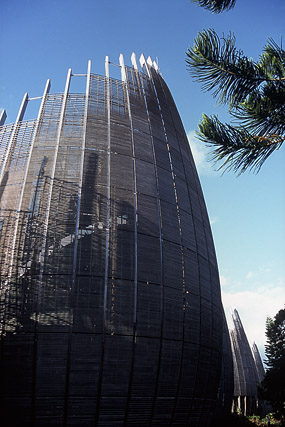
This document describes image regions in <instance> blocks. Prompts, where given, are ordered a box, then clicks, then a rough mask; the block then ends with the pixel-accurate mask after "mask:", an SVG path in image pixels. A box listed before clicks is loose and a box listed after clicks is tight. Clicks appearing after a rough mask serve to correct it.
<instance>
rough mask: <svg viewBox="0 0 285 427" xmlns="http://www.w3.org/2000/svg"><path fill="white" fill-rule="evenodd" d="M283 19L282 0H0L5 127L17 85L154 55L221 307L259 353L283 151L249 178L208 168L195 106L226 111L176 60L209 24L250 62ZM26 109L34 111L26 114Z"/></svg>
mask: <svg viewBox="0 0 285 427" xmlns="http://www.w3.org/2000/svg"><path fill="white" fill-rule="evenodd" d="M284 16H285V3H284V0H251V1H250V2H246V1H244V0H237V5H236V7H235V8H234V9H233V10H231V11H229V12H224V13H223V14H220V15H214V14H211V13H210V12H207V11H205V10H204V9H202V8H200V7H198V6H195V5H194V4H192V3H190V2H189V1H188V0H103V1H102V0H100V1H99V0H81V1H78V0H76V1H75V0H12V1H11V0H1V14H0V53H1V55H0V109H1V108H5V109H6V110H7V113H8V118H7V121H6V123H10V122H12V121H14V120H15V118H16V115H17V111H18V108H19V105H20V102H21V99H22V97H23V95H24V93H25V92H26V91H28V93H29V96H30V97H35V96H40V95H41V94H42V92H43V89H44V85H45V82H46V79H47V78H51V80H52V91H54V92H56V91H59V92H61V91H63V89H64V83H65V77H66V73H67V69H68V68H69V67H71V68H72V70H73V72H74V73H84V72H85V70H86V68H87V60H88V59H91V60H92V72H93V73H97V74H103V73H104V58H105V56H106V55H108V56H109V57H110V60H111V61H112V62H114V63H118V57H119V54H120V53H123V55H124V58H125V63H126V64H131V62H130V55H131V53H132V52H133V51H134V52H136V54H137V56H139V55H140V54H141V53H142V52H143V53H144V54H145V56H148V55H150V56H151V57H152V58H153V59H156V60H157V61H158V65H159V67H160V69H161V72H162V75H163V77H164V78H165V80H166V83H167V84H168V86H169V88H170V90H171V92H172V95H173V97H174V99H175V102H176V104H177V107H178V110H179V112H180V114H181V118H182V120H183V123H184V127H185V130H186V132H187V134H188V136H189V140H190V143H191V147H192V151H193V154H194V157H195V159H196V164H197V168H198V172H199V175H200V179H201V183H202V187H203V190H204V195H205V199H206V203H207V206H208V213H209V216H210V220H211V222H212V230H213V235H214V240H215V244H216V252H217V258H218V263H219V269H220V276H221V284H222V292H223V300H224V305H225V308H226V311H227V312H228V310H229V309H230V308H231V307H232V308H237V310H238V311H239V314H240V316H241V320H242V322H243V324H244V327H245V330H246V333H247V335H248V338H249V340H250V341H251V342H252V341H253V340H255V341H256V343H257V345H258V346H259V348H260V350H261V352H262V353H263V345H264V343H265V337H264V330H265V320H266V316H267V315H270V316H271V317H272V316H274V315H275V314H276V312H277V311H278V310H279V309H280V308H282V307H283V306H284V264H285V263H284V258H285V227H284V223H285V198H284V182H285V179H284V178H285V173H284V157H285V156H284V150H285V148H284V147H282V148H281V149H280V150H279V152H277V153H274V154H273V155H272V156H271V158H269V159H268V160H267V162H266V163H265V165H264V166H263V167H262V169H261V171H260V172H259V174H257V175H254V174H248V173H246V174H243V175H242V176H240V177H238V178H237V177H236V176H235V175H234V174H233V173H225V174H224V175H223V176H222V175H221V172H217V171H215V169H214V167H213V165H212V164H210V163H209V162H207V150H206V148H205V147H204V145H202V144H201V143H198V142H197V140H195V136H194V134H195V132H194V131H195V129H197V123H198V122H199V120H200V118H201V116H202V113H203V112H205V113H206V114H213V113H215V114H218V115H219V117H220V118H221V119H226V118H227V114H226V111H225V110H224V109H223V108H221V107H217V105H216V103H215V101H214V100H213V98H212V97H211V95H210V94H208V93H202V92H201V88H200V85H199V84H198V83H195V82H193V81H192V80H191V78H190V76H189V74H188V71H187V69H186V65H185V61H184V59H185V51H186V50H187V48H188V47H189V46H191V45H192V44H193V40H194V38H195V37H196V35H197V33H198V32H199V31H202V30H203V29H207V28H214V29H215V30H216V32H217V33H218V34H219V35H222V34H223V33H224V34H228V33H229V31H231V32H233V33H234V34H235V36H236V39H237V46H238V47H239V48H241V49H242V50H243V51H244V53H245V54H246V55H248V56H249V57H252V58H253V59H255V60H257V59H258V57H259V55H260V53H261V51H262V48H263V47H264V45H265V43H266V41H267V40H268V38H269V37H272V38H274V39H275V41H277V42H278V43H279V42H280V40H281V36H282V33H283V32H284ZM114 77H116V75H114ZM30 104H32V103H30ZM35 104H36V102H35ZM35 104H34V105H35ZM27 114H28V115H27V117H26V118H29V117H34V116H35V111H34V110H33V108H30V109H29V110H28V111H27Z"/></svg>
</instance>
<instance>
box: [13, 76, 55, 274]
mask: <svg viewBox="0 0 285 427" xmlns="http://www.w3.org/2000/svg"><path fill="white" fill-rule="evenodd" d="M49 90H50V79H48V80H47V82H46V86H45V89H44V93H43V96H42V102H41V105H40V109H39V113H38V118H37V122H36V127H35V130H34V135H33V139H32V143H31V146H30V151H29V156H28V159H27V162H26V165H25V169H24V176H23V179H22V182H21V190H20V195H19V199H18V204H17V207H16V219H15V228H14V235H13V240H12V249H11V252H10V255H11V257H10V262H9V269H8V279H9V278H10V277H11V275H12V269H13V262H14V255H15V254H14V251H15V245H16V239H17V237H18V226H19V220H20V212H21V207H22V202H23V197H24V192H25V186H26V181H27V175H28V171H29V166H30V162H31V157H32V151H33V147H34V143H35V140H36V137H37V134H38V130H39V126H40V119H41V117H42V113H43V108H44V105H45V102H46V98H47V95H48V93H49Z"/></svg>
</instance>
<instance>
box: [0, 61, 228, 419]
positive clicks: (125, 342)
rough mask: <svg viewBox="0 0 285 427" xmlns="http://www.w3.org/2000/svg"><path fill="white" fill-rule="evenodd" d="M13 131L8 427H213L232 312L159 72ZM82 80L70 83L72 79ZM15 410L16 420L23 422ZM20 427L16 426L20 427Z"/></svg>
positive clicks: (7, 158) (5, 163) (5, 373)
mask: <svg viewBox="0 0 285 427" xmlns="http://www.w3.org/2000/svg"><path fill="white" fill-rule="evenodd" d="M132 62H133V67H125V66H124V63H123V58H122V56H121V57H120V66H121V71H122V80H116V79H112V78H110V77H109V62H108V59H107V60H106V76H105V77H103V76H98V75H95V74H91V72H90V64H89V67H88V72H87V75H86V92H85V93H71V92H70V91H69V84H70V79H71V70H69V73H68V76H67V81H66V87H65V91H64V93H62V94H49V86H50V85H49V82H48V83H47V86H46V89H45V93H44V95H43V97H42V104H41V108H40V110H39V115H38V118H37V120H30V121H24V120H23V112H24V109H25V106H26V104H25V102H26V103H27V102H28V101H27V99H26V101H25V102H24V103H23V104H22V107H21V110H20V113H19V116H18V118H17V121H16V123H14V124H12V125H7V126H3V127H2V128H0V129H1V135H2V142H1V150H2V152H1V153H0V154H1V155H2V157H1V162H2V163H1V169H0V173H1V191H0V197H1V219H0V221H1V222H0V226H1V231H0V233H1V237H0V248H1V249H0V250H1V252H0V268H1V331H2V353H1V369H2V370H1V375H2V378H3V381H2V390H1V392H2V413H6V416H7V419H8V420H9V421H7V422H8V424H7V426H9V425H14V424H13V423H16V422H17V420H18V421H19V420H20V422H21V426H30V425H34V426H43V425H48V426H91V425H92V426H94V425H98V426H108V427H111V426H123V425H124V426H133V425H136V426H144V427H145V426H147V425H153V426H155V425H161V426H168V425H173V426H179V425H180V426H186V425H191V426H199V427H200V426H207V425H208V424H209V422H210V420H211V417H212V414H213V412H214V410H215V404H216V396H217V389H218V383H219V375H220V367H221V353H222V321H223V318H222V316H223V315H222V305H221V298H220V286H219V278H218V270H217V263H216V258H215V250H214V245H213V239H212V235H211V229H210V225H209V220H208V216H207V211H206V207H205V203H204V199H203V194H202V191H201V187H200V183H199V179H198V176H197V172H196V168H195V165H194V161H193V158H192V155H191V152H190V148H189V144H188V140H187V137H186V134H185V131H184V129H183V126H182V123H181V119H180V117H179V115H178V112H177V109H176V107H175V104H174V101H173V99H172V97H171V94H170V92H169V90H168V88H167V86H166V84H165V82H164V80H163V78H162V77H161V75H160V73H159V72H158V71H157V68H156V65H155V63H153V64H152V63H151V61H148V63H146V61H144V58H143V57H142V58H141V65H142V71H139V70H138V68H137V64H136V60H135V57H134V56H133V57H132ZM73 78H74V77H73ZM15 409H16V410H15ZM9 423H10V424H9Z"/></svg>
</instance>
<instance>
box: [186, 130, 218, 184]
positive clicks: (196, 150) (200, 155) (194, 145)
mask: <svg viewBox="0 0 285 427" xmlns="http://www.w3.org/2000/svg"><path fill="white" fill-rule="evenodd" d="M187 137H188V141H189V144H190V148H191V151H192V154H193V157H194V161H195V165H196V168H197V170H198V173H199V175H206V176H209V175H215V170H214V167H213V163H210V162H209V161H208V159H209V156H208V153H209V148H208V147H206V145H205V144H204V143H203V142H202V141H199V140H198V139H197V138H196V136H195V131H193V130H191V131H190V132H188V133H187Z"/></svg>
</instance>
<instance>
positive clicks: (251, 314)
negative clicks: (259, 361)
mask: <svg viewBox="0 0 285 427" xmlns="http://www.w3.org/2000/svg"><path fill="white" fill-rule="evenodd" d="M221 283H222V281H221ZM222 299H223V304H224V308H225V312H226V315H227V319H228V326H229V328H231V321H230V312H231V311H232V310H233V309H237V311H238V313H239V315H240V318H241V321H242V324H243V327H244V330H245V333H246V335H247V338H248V341H249V344H250V345H252V344H253V342H255V343H256V344H257V346H258V348H259V351H260V353H261V357H262V358H264V345H265V343H266V336H265V322H266V318H267V316H270V317H272V318H273V317H274V316H275V315H276V313H277V312H278V311H279V310H280V309H281V308H283V307H284V300H285V292H284V286H282V284H280V285H278V286H275V287H274V286H273V285H268V286H262V287H260V288H257V289H255V290H254V291H252V290H250V291H240V292H233V291H232V292H227V291H225V290H223V291H222Z"/></svg>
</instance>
